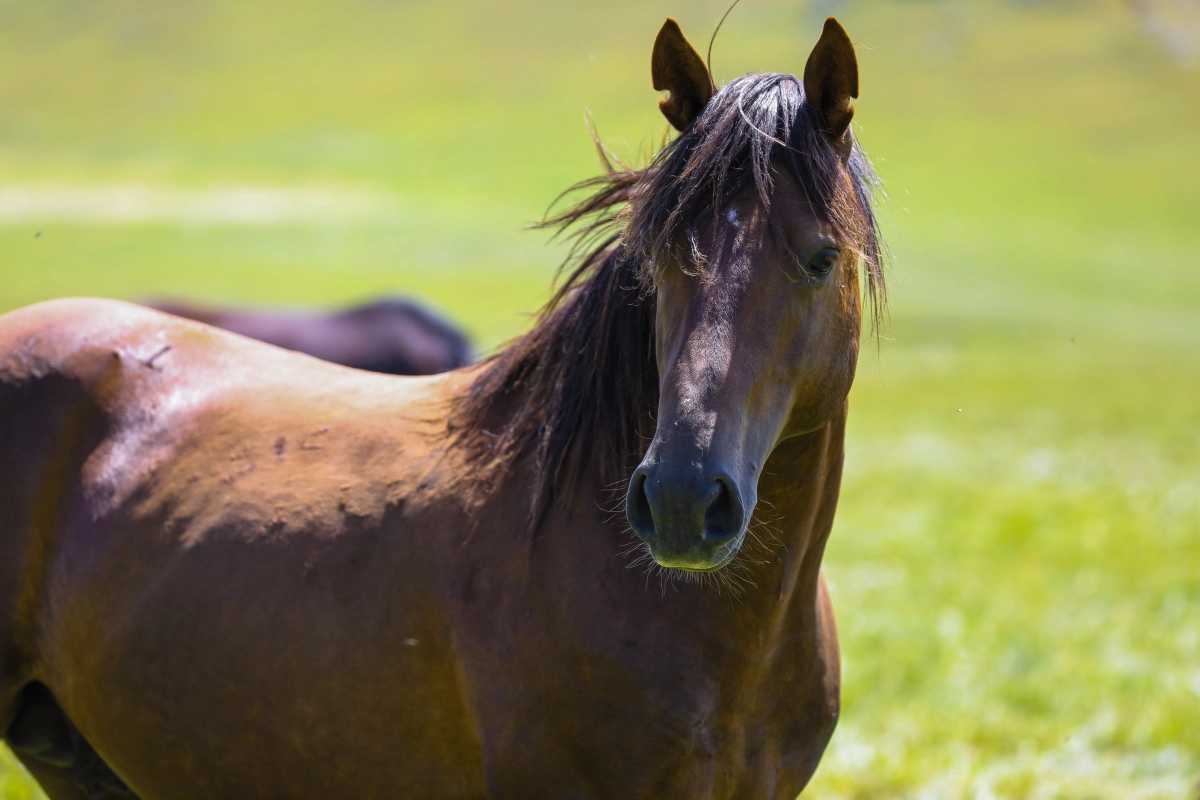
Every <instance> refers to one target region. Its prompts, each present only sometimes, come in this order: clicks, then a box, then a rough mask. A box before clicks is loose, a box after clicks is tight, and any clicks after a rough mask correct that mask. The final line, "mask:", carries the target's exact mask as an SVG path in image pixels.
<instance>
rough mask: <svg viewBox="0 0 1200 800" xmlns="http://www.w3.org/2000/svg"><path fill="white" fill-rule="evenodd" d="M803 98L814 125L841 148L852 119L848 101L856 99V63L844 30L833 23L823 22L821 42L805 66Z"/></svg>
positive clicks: (832, 19)
mask: <svg viewBox="0 0 1200 800" xmlns="http://www.w3.org/2000/svg"><path fill="white" fill-rule="evenodd" d="M804 94H805V96H806V97H807V99H808V105H809V108H810V110H811V111H812V113H813V116H814V117H815V118H816V122H817V124H818V125H819V126H821V127H822V128H823V129H824V130H825V131H826V132H827V133H828V134H829V138H831V139H833V140H834V143H835V144H842V143H843V142H845V143H847V144H848V142H847V141H846V140H847V139H848V137H847V136H846V132H847V130H849V128H850V120H852V119H853V118H854V106H853V105H852V104H851V103H850V101H851V99H853V98H856V97H858V59H857V58H856V57H855V55H854V45H853V44H852V43H851V42H850V37H849V36H848V35H847V34H846V29H845V28H843V27H842V26H841V23H839V22H838V21H837V20H836V19H834V18H833V17H830V18H829V19H827V20H825V29H824V30H823V31H821V38H820V39H819V40H818V41H817V45H816V47H814V48H813V51H812V53H810V54H809V56H808V63H807V64H805V65H804Z"/></svg>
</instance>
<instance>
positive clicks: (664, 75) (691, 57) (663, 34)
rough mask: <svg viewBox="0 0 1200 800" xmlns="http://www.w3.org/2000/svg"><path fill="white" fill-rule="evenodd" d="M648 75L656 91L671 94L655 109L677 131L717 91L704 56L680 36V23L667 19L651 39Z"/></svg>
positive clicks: (702, 108) (681, 32) (690, 119)
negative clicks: (651, 52)
mask: <svg viewBox="0 0 1200 800" xmlns="http://www.w3.org/2000/svg"><path fill="white" fill-rule="evenodd" d="M650 76H651V78H652V79H653V81H654V88H655V90H657V91H660V92H661V91H664V90H665V91H669V92H670V93H671V95H670V96H669V97H666V98H663V99H662V100H659V101H658V108H659V110H660V111H662V113H663V116H664V117H666V118H667V122H669V123H671V124H672V125H674V126H675V129H676V130H680V131H681V130H683V129H684V128H686V127H687V126H688V125H691V124H692V122H693V120H695V119H696V117H698V116H700V112H701V111H703V110H704V107H705V106H706V105H708V101H709V100H710V99H712V96H713V93H714V92H716V90H717V88H716V87H715V86H713V81H712V76H711V75H709V74H708V67H706V66H704V59H702V58H701V57H700V54H699V53H697V52H696V48H694V47H692V43H691V42H689V41H688V40H687V38H686V37H685V36H684V35H683V31H681V30H680V29H679V23H678V22H676V21H675V20H673V19H669V18H668V19H667V21H666V22H664V23H663V26H662V29H661V30H660V31H659V32H658V38H657V39H655V40H654V55H653V56H651V58H650Z"/></svg>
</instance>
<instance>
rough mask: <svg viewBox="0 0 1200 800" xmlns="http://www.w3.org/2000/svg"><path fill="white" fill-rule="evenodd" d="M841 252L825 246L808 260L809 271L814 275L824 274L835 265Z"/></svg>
mask: <svg viewBox="0 0 1200 800" xmlns="http://www.w3.org/2000/svg"><path fill="white" fill-rule="evenodd" d="M841 255H842V254H841V253H839V252H838V251H837V250H834V249H833V248H832V247H826V248H825V249H824V250H822V251H820V252H819V253H817V254H816V255H815V256H813V257H812V261H809V262H808V269H809V272H812V273H814V274H816V275H825V274H826V273H828V272H829V270H831V269H833V268H834V267H836V266H837V263H838V258H839V257H841Z"/></svg>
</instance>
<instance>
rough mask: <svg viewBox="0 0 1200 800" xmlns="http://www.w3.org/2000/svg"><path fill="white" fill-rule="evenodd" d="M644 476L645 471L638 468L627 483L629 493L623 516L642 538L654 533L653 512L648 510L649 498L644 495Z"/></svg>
mask: <svg viewBox="0 0 1200 800" xmlns="http://www.w3.org/2000/svg"><path fill="white" fill-rule="evenodd" d="M646 478H647V475H646V473H645V472H643V471H641V470H638V472H636V473H635V474H634V476H633V480H632V481H630V483H629V494H628V495H627V496H626V498H625V517H626V519H628V520H629V524H630V526H631V527H632V528H633V530H634V532H635V533H636V534H637V535H638V536H641V537H642V538H643V539H648V538H650V537H651V536H653V535H654V514H653V513H652V512H651V511H650V498H649V497H647V496H646Z"/></svg>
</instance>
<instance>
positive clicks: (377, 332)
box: [145, 298, 474, 375]
mask: <svg viewBox="0 0 1200 800" xmlns="http://www.w3.org/2000/svg"><path fill="white" fill-rule="evenodd" d="M145 305H148V306H149V307H150V308H156V309H158V310H159V311H165V312H166V313H168V314H174V315H175V316H177V317H184V318H185V319H194V320H196V321H197V322H203V323H205V324H206V325H213V326H216V327H218V328H224V329H225V330H227V331H232V332H234V333H240V334H241V335H242V336H249V337H250V338H251V339H258V340H259V341H262V342H267V343H268V344H273V345H275V346H276V347H283V348H286V349H288V350H295V351H297V352H300V353H307V354H308V355H310V356H315V357H317V358H320V359H323V360H325V361H332V362H333V363H334V364H342V365H343V366H347V367H354V368H355V369H365V370H370V371H371V372H386V373H387V374H389V375H434V374H437V373H439V372H448V371H449V370H452V369H458V368H459V367H465V366H466V365H468V364H470V363H471V362H472V361H473V360H474V359H473V358H472V355H471V343H470V341H468V340H467V337H466V336H464V335H463V333H462V332H461V331H459V330H458V329H457V328H455V327H454V326H453V325H451V324H450V323H448V322H446V321H445V320H444V319H442V318H441V317H438V316H437V315H435V314H433V313H432V312H430V311H429V310H427V309H425V308H424V307H422V306H419V305H417V304H416V303H414V302H412V301H410V300H401V299H398V298H391V299H387V300H376V301H375V302H373V303H367V304H365V305H361V306H357V307H355V308H351V309H348V310H346V311H339V312H336V313H333V314H329V313H322V312H307V313H305V312H281V311H274V312H272V311H240V310H231V309H215V308H203V307H199V306H193V305H189V304H185V303H177V302H151V303H146V304H145Z"/></svg>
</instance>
